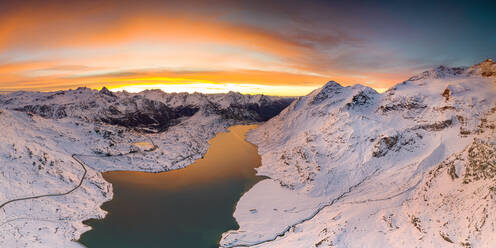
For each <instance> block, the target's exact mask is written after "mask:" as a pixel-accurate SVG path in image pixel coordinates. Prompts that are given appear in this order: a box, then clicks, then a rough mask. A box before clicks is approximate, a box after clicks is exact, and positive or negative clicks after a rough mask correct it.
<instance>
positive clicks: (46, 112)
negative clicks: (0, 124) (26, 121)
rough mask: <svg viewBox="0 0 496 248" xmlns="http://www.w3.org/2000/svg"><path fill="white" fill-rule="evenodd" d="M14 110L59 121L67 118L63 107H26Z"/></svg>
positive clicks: (53, 105)
mask: <svg viewBox="0 0 496 248" xmlns="http://www.w3.org/2000/svg"><path fill="white" fill-rule="evenodd" d="M14 110H17V111H22V112H26V113H29V114H36V115H39V116H41V117H44V118H52V119H60V118H64V117H67V113H66V111H65V106H63V105H55V104H52V105H26V106H23V107H21V108H16V109H14Z"/></svg>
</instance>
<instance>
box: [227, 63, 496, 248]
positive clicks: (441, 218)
mask: <svg viewBox="0 0 496 248" xmlns="http://www.w3.org/2000/svg"><path fill="white" fill-rule="evenodd" d="M248 139H249V140H250V141H251V142H252V143H254V144H256V145H257V146H258V149H259V153H260V154H261V156H262V166H261V167H260V168H258V174H260V175H264V176H268V177H270V179H266V180H263V181H260V182H259V183H258V184H256V185H255V186H254V187H253V188H252V189H250V190H249V191H248V192H247V193H246V194H245V195H243V197H242V198H241V200H240V201H239V202H238V204H237V208H236V211H235V213H234V217H235V218H236V220H237V221H238V223H239V225H240V228H239V230H233V231H229V232H227V233H224V234H223V238H222V240H221V246H222V247H247V246H250V247H251V246H253V247H302V248H303V247H305V248H306V247H494V245H495V244H496V230H495V228H496V63H495V62H494V61H492V60H486V61H484V62H482V63H480V64H477V65H474V66H472V67H469V68H448V67H438V68H435V69H433V70H430V71H426V72H423V73H421V74H419V75H416V76H414V77H411V78H410V79H409V80H407V81H405V82H402V83H400V84H398V85H396V86H395V87H393V88H391V89H389V90H387V91H386V92H384V93H382V94H379V93H377V92H376V91H375V90H373V89H371V88H369V87H365V86H361V85H355V86H348V87H343V86H341V85H340V84H338V83H336V82H333V81H331V82H329V83H327V84H326V85H325V86H323V87H322V88H320V89H317V90H315V91H314V92H312V93H310V94H309V95H307V96H305V97H302V98H300V99H298V100H297V101H295V102H293V103H292V104H291V105H290V106H289V107H288V108H286V109H285V110H284V111H282V112H281V113H280V114H279V115H278V116H276V117H274V118H272V119H271V120H269V121H267V122H266V123H264V124H263V125H262V126H260V127H259V128H257V129H255V130H254V131H252V132H250V133H249V135H248Z"/></svg>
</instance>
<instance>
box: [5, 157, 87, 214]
mask: <svg viewBox="0 0 496 248" xmlns="http://www.w3.org/2000/svg"><path fill="white" fill-rule="evenodd" d="M71 157H72V158H73V159H74V160H75V161H76V162H77V163H78V164H79V165H81V167H82V168H83V170H84V173H83V176H82V177H81V180H80V181H79V183H78V185H76V186H75V187H74V188H72V189H71V190H69V191H67V192H63V193H53V194H46V195H37V196H29V197H23V198H17V199H13V200H10V201H6V202H4V203H2V205H0V209H2V208H3V207H5V205H7V204H9V203H13V202H17V201H24V200H32V199H38V198H42V197H49V196H63V195H68V194H70V193H72V192H73V191H74V190H76V189H78V188H79V187H81V185H82V184H83V181H84V179H85V178H86V173H87V172H88V171H87V170H86V166H85V165H84V163H83V162H82V161H81V160H79V158H77V154H72V155H71Z"/></svg>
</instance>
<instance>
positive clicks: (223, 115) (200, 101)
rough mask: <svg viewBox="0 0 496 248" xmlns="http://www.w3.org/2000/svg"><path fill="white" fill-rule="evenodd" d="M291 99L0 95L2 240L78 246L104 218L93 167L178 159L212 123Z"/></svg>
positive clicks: (196, 147) (202, 139)
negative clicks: (89, 221) (93, 221)
mask: <svg viewBox="0 0 496 248" xmlns="http://www.w3.org/2000/svg"><path fill="white" fill-rule="evenodd" d="M292 100H293V99H290V98H279V97H267V96H249V95H241V94H238V93H229V94H218V95H211V96H210V95H202V94H192V95H188V94H166V93H163V92H160V91H147V92H143V93H139V94H129V93H126V92H115V93H113V92H110V91H108V90H107V89H106V88H103V89H102V90H100V91H97V90H91V89H87V88H79V89H77V90H69V91H59V92H45V93H40V92H14V93H11V94H7V95H0V130H1V131H0V132H1V135H0V204H2V205H1V207H0V247H80V245H79V244H78V243H76V242H73V241H74V240H77V239H79V236H80V235H81V234H82V233H83V232H85V231H87V230H88V228H89V227H87V226H85V225H83V224H82V221H83V220H86V219H90V218H102V217H103V216H104V215H105V212H104V211H103V210H101V209H100V205H101V204H102V203H103V202H105V201H108V200H110V199H111V198H112V185H110V184H109V183H107V182H106V181H104V180H103V178H102V176H101V173H100V172H102V171H108V170H139V171H154V172H156V171H167V170H172V169H178V168H182V167H185V166H187V165H189V164H190V163H192V162H193V161H195V160H196V159H198V158H201V157H202V156H203V155H204V154H205V153H206V151H207V149H208V140H210V139H211V138H213V137H214V136H215V134H217V133H218V132H221V131H225V130H226V128H227V127H229V126H230V125H234V124H244V123H253V122H259V121H264V120H267V119H268V118H271V117H272V116H274V115H277V114H278V113H279V112H280V111H281V110H282V109H283V108H285V107H286V106H287V105H288V104H289V103H290V102H291V101H292ZM140 144H145V145H144V146H143V145H140ZM73 154H77V155H76V156H75V158H73V157H72V155H73ZM77 160H80V161H82V162H83V163H84V164H85V165H87V166H85V167H82V165H81V164H79V162H78V161H77ZM85 170H87V173H86V174H85ZM83 176H84V180H83V181H82V184H81V187H79V188H76V189H75V190H74V191H72V192H71V193H70V194H67V195H63V196H50V197H42V198H38V199H29V200H22V201H16V202H11V203H8V204H7V205H5V206H3V203H5V202H7V201H10V200H13V199H18V198H24V197H32V196H38V195H45V194H60V193H64V192H68V191H69V190H71V189H74V188H75V186H77V185H78V183H79V182H80V181H81V178H83Z"/></svg>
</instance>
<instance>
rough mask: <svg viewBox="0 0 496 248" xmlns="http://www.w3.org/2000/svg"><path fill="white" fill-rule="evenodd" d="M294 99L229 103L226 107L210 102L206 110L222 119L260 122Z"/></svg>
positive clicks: (274, 114)
mask: <svg viewBox="0 0 496 248" xmlns="http://www.w3.org/2000/svg"><path fill="white" fill-rule="evenodd" d="M293 100H294V99H292V98H283V99H279V100H276V101H264V100H262V101H261V102H259V103H248V104H231V105H230V106H229V107H227V108H221V107H220V106H219V105H218V104H215V103H211V104H209V106H208V112H210V113H215V114H218V115H220V116H222V118H224V119H231V120H237V121H248V122H262V121H267V120H269V119H270V118H272V117H274V116H276V115H278V114H279V113H280V112H281V111H282V110H283V109H285V108H286V107H287V106H289V104H291V102H292V101H293Z"/></svg>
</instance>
